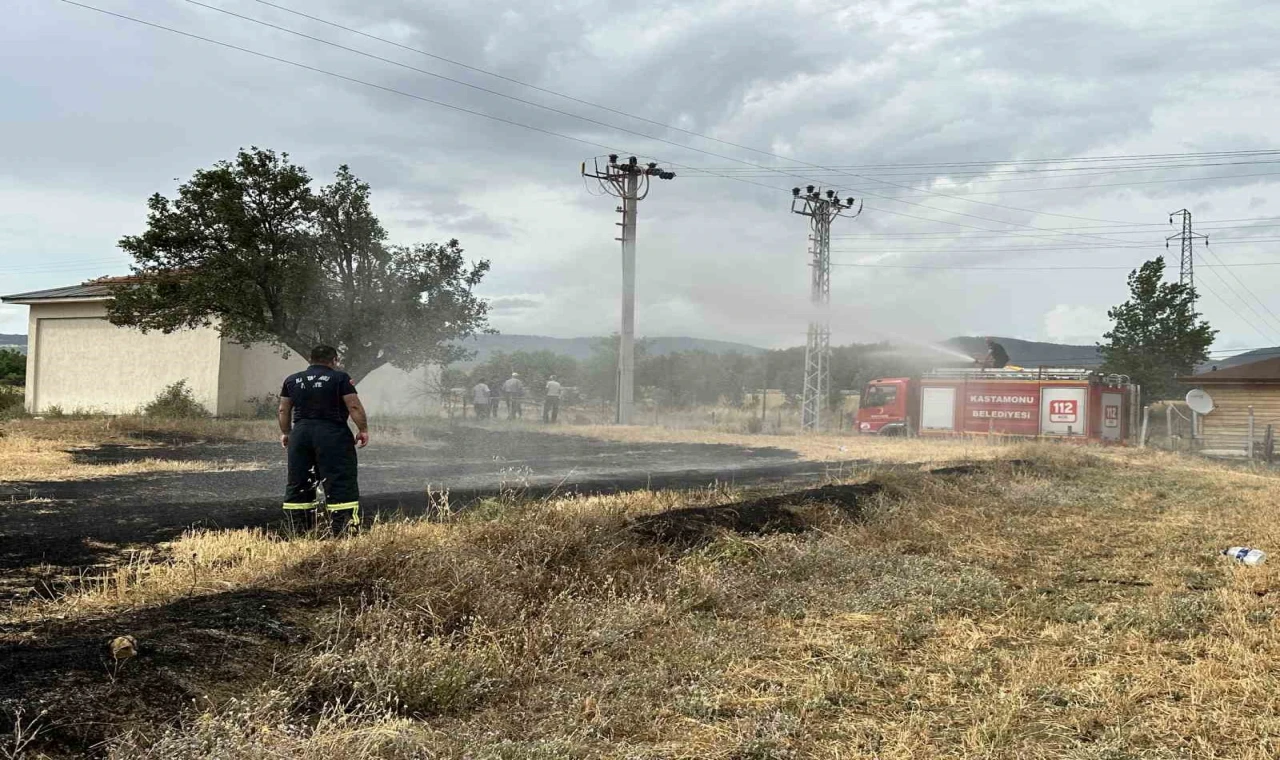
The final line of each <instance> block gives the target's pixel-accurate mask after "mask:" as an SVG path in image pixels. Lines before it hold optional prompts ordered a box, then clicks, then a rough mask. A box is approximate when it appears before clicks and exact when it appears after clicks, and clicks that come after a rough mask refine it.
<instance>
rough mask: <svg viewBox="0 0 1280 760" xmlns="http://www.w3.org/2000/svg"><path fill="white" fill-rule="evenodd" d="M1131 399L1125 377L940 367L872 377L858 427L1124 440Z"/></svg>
mask: <svg viewBox="0 0 1280 760" xmlns="http://www.w3.org/2000/svg"><path fill="white" fill-rule="evenodd" d="M1137 399H1138V387H1137V386H1136V385H1133V384H1132V383H1130V382H1129V378H1127V377H1124V376H1122V375H1105V376H1104V375H1101V374H1099V373H1097V372H1095V371H1093V370H1088V369H1075V368H1061V367H1040V368H1038V369H1022V368H1005V369H976V368H975V369H941V370H935V371H933V372H928V373H926V374H924V375H922V376H920V377H918V378H905V377H890V378H879V379H876V380H872V381H871V382H870V383H868V384H867V387H866V389H865V390H864V391H863V394H862V398H861V402H860V404H859V409H858V415H857V428H858V430H859V432H861V433H869V434H873V435H921V436H946V435H960V434H976V435H1012V436H1025V437H1028V438H1046V437H1052V438H1061V439H1075V440H1081V441H1098V442H1102V443H1122V442H1124V441H1125V440H1127V439H1128V437H1129V434H1130V431H1131V430H1132V428H1133V426H1134V424H1135V420H1134V414H1135V413H1136V410H1137V408H1138V403H1137Z"/></svg>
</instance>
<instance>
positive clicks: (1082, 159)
mask: <svg viewBox="0 0 1280 760" xmlns="http://www.w3.org/2000/svg"><path fill="white" fill-rule="evenodd" d="M258 1H259V2H262V0H258ZM1241 155H1280V150H1277V149H1271V148H1258V149H1253V150H1236V151H1230V150H1229V151H1203V152H1188V153H1146V154H1142V153H1136V154H1127V155H1125V154H1117V155H1111V156H1076V157H1063V158H1026V159H1011V158H1003V159H991V160H987V161H939V162H927V163H916V164H903V163H897V164H855V165H847V166H841V167H833V168H842V169H860V170H870V169H898V168H921V167H948V166H991V165H1016V164H1045V163H1070V162H1076V163H1080V162H1087V161H1121V160H1124V161H1128V160H1143V159H1149V160H1155V159H1174V158H1179V159H1181V158H1190V157H1229V156H1241ZM787 160H789V159H787ZM695 168H705V169H707V170H709V171H716V170H718V169H719V168H721V167H695Z"/></svg>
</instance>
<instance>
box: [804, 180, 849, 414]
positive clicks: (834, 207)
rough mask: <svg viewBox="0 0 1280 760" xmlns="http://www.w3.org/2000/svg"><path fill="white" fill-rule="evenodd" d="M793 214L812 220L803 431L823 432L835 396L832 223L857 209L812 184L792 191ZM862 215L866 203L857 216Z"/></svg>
mask: <svg viewBox="0 0 1280 760" xmlns="http://www.w3.org/2000/svg"><path fill="white" fill-rule="evenodd" d="M791 195H792V199H791V213H793V214H800V215H801V216H807V217H809V258H810V260H809V267H810V275H811V287H810V297H811V299H812V301H813V305H814V310H815V312H816V314H815V315H814V319H813V321H811V322H809V338H808V341H807V342H806V343H805V349H804V394H803V396H802V398H801V405H800V429H801V430H802V431H813V432H819V431H821V430H822V410H823V408H824V407H825V406H826V404H827V397H828V396H829V395H831V321H830V316H829V315H828V314H827V310H828V308H829V307H830V305H831V222H833V221H835V219H836V217H838V216H840V215H842V214H845V213H847V212H849V211H851V210H852V209H853V199H852V198H846V199H844V200H841V199H840V196H839V195H836V192H835V191H834V190H828V191H826V193H825V194H824V193H823V192H822V191H821V190H819V189H817V188H815V187H814V186H813V185H809V186H808V187H806V188H805V191H804V193H801V192H800V188H798V187H793V188H791ZM861 213H862V204H861V203H859V204H858V210H857V211H856V212H853V216H857V215H858V214H861Z"/></svg>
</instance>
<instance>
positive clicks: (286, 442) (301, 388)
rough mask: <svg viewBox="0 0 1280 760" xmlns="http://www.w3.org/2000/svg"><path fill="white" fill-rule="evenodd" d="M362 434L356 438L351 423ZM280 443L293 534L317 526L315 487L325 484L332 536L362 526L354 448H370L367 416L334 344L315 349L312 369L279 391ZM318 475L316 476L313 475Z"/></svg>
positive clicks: (296, 375) (293, 377) (287, 380)
mask: <svg viewBox="0 0 1280 760" xmlns="http://www.w3.org/2000/svg"><path fill="white" fill-rule="evenodd" d="M348 419H350V420H351V421H353V422H355V424H356V429H357V430H358V431H359V432H358V433H357V434H356V436H355V437H354V438H353V437H352V436H351V428H349V427H348V426H347V420H348ZM277 420H278V421H279V423H280V445H281V446H282V447H284V449H285V450H286V451H288V452H289V457H288V458H289V483H288V486H287V488H286V490H285V497H284V511H285V515H286V516H287V517H288V520H289V526H290V527H291V528H292V529H293V531H294V533H295V534H298V533H303V532H305V531H306V530H307V528H308V526H309V523H312V522H318V521H319V519H320V516H319V515H318V514H315V513H314V509H315V500H316V486H317V485H318V483H323V484H324V491H325V496H326V504H325V508H326V510H327V512H328V517H329V520H330V528H331V530H332V532H333V535H335V536H336V535H340V534H341V533H342V532H343V531H345V530H348V529H352V528H356V527H358V526H359V525H360V486H359V482H358V479H357V463H356V447H357V445H358V446H359V447H360V448H364V447H365V446H367V445H369V416H368V415H367V414H366V413H365V410H364V405H363V404H361V403H360V397H359V396H358V395H356V386H355V384H354V383H352V382H351V376H350V375H348V374H347V373H346V372H343V371H342V370H341V369H339V368H338V352H337V350H336V349H334V348H333V347H332V346H316V347H315V348H313V349H311V366H309V367H307V368H306V369H304V370H303V371H301V372H296V373H294V374H292V375H289V376H288V377H286V378H285V379H284V385H283V387H281V388H280V409H279V411H278V413H277ZM313 472H314V477H312V473H313Z"/></svg>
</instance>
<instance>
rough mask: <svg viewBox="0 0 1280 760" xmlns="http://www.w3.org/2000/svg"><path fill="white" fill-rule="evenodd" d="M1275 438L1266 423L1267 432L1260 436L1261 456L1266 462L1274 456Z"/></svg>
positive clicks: (1269, 461)
mask: <svg viewBox="0 0 1280 760" xmlns="http://www.w3.org/2000/svg"><path fill="white" fill-rule="evenodd" d="M1275 453H1276V439H1275V435H1274V433H1273V431H1272V429H1271V426H1270V425H1267V432H1266V433H1264V434H1263V436H1262V458H1263V460H1264V461H1266V463H1267V464H1271V461H1272V460H1273V459H1274V458H1275Z"/></svg>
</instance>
